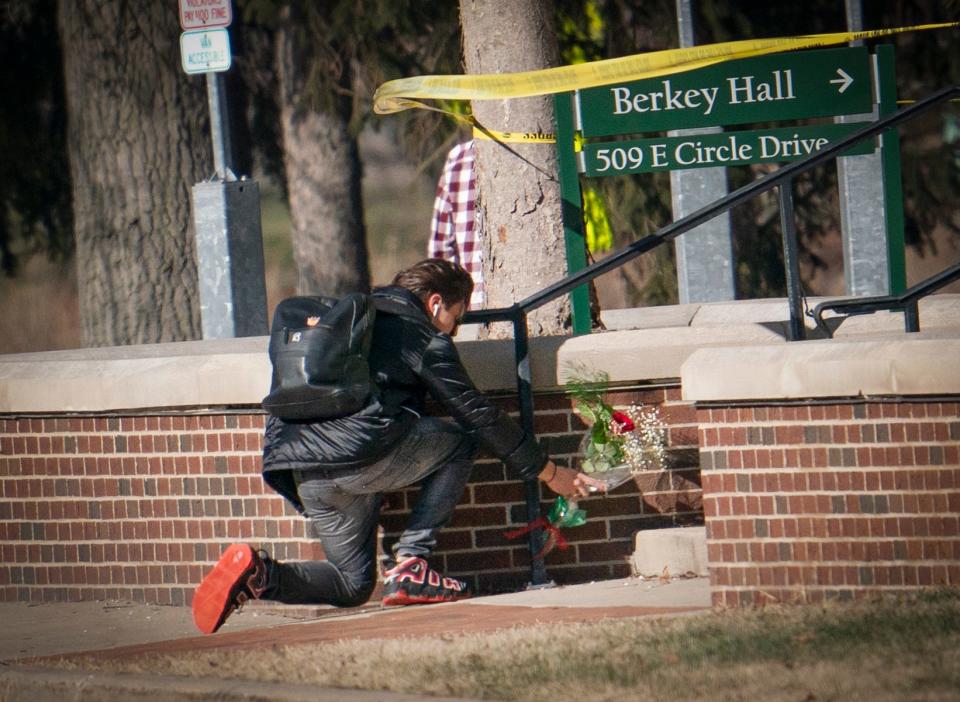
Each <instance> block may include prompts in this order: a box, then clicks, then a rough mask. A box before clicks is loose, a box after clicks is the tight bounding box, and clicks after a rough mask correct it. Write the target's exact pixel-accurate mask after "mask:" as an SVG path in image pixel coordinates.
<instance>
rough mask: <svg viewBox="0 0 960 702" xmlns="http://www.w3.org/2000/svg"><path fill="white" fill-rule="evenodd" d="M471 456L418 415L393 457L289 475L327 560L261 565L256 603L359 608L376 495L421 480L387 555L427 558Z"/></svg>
mask: <svg viewBox="0 0 960 702" xmlns="http://www.w3.org/2000/svg"><path fill="white" fill-rule="evenodd" d="M476 451H477V450H476V445H475V443H474V442H473V440H472V439H470V437H468V436H467V435H466V433H464V431H463V430H462V429H461V428H460V427H459V426H458V425H457V424H454V423H451V422H446V421H443V420H439V419H436V418H433V417H423V418H422V419H420V421H419V422H417V424H416V425H415V428H414V430H413V431H411V432H410V434H409V435H408V436H407V437H406V439H404V441H403V443H401V444H400V445H399V446H398V447H397V448H396V449H395V450H394V451H393V452H392V453H390V454H389V455H388V456H387V457H386V458H384V459H382V460H380V461H378V462H377V463H374V464H373V465H370V466H366V467H364V468H362V469H361V470H359V471H349V472H345V473H338V472H336V471H332V470H330V471H325V470H319V469H318V470H316V471H311V470H303V471H295V472H294V478H295V480H296V482H297V491H298V493H299V495H300V500H301V501H302V502H303V505H304V507H305V508H306V516H307V518H308V519H309V520H310V521H311V522H312V524H313V526H314V528H315V530H316V533H317V535H318V536H319V537H320V540H321V541H322V542H323V550H324V552H325V553H326V555H327V560H325V561H301V562H292V563H278V562H276V561H270V560H268V561H267V567H268V575H269V586H268V588H267V591H266V592H265V593H264V594H263V598H264V599H269V600H277V601H280V602H286V603H290V604H332V605H336V606H339V607H354V606H357V605H360V604H363V603H364V602H366V601H367V600H368V599H369V597H370V593H371V592H372V591H373V588H374V586H375V585H376V577H377V565H376V551H377V527H378V524H379V514H380V504H381V501H382V498H383V493H384V492H390V491H393V490H398V489H400V488H404V487H407V486H409V485H413V484H414V483H417V482H420V495H419V498H418V499H417V503H416V505H415V506H414V508H413V511H412V512H411V513H410V519H409V521H408V523H407V528H406V529H405V530H404V532H403V533H402V534H401V535H400V539H399V540H398V541H397V543H396V545H395V546H394V552H395V553H396V554H397V555H398V556H400V555H402V556H408V555H410V556H423V557H426V556H428V555H429V554H430V552H431V550H432V549H433V547H434V546H435V545H436V543H437V532H438V531H439V530H440V528H441V527H443V526H444V525H445V524H446V523H447V522H448V521H449V519H450V515H451V514H452V513H453V509H454V507H456V505H457V502H459V501H460V497H461V495H462V494H463V488H464V486H465V485H466V483H467V478H468V477H469V476H470V469H471V468H472V466H473V459H474V457H475V455H476Z"/></svg>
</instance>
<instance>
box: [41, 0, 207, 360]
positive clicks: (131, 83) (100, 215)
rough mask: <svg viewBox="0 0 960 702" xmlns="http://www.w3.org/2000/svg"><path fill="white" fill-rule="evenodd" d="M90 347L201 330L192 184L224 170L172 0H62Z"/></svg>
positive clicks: (85, 331) (81, 284)
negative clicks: (215, 155) (186, 65)
mask: <svg viewBox="0 0 960 702" xmlns="http://www.w3.org/2000/svg"><path fill="white" fill-rule="evenodd" d="M57 5H58V26H59V32H60V40H61V44H62V48H63V65H64V79H65V86H66V99H67V112H68V143H69V146H68V155H69V161H70V174H71V178H72V189H73V190H72V191H73V195H72V197H73V212H74V231H75V235H76V245H77V278H78V288H79V298H80V314H81V329H82V337H83V343H84V345H85V346H106V345H115V344H142V343H155V342H161V341H180V340H186V339H195V338H198V337H199V336H200V302H199V295H198V292H197V290H198V282H197V268H196V261H195V247H194V237H193V228H192V225H191V221H190V188H191V186H192V185H193V183H195V182H197V181H199V180H201V179H203V178H205V177H207V176H209V175H210V174H211V172H212V169H213V166H212V155H211V151H210V138H209V131H208V128H209V127H208V125H209V122H208V117H207V111H206V93H205V86H204V81H203V79H202V77H199V76H187V75H186V74H184V73H183V71H182V70H181V68H180V65H179V50H178V41H179V39H178V38H179V34H180V27H179V26H178V23H177V20H176V16H175V15H174V14H173V11H172V10H171V8H170V7H169V6H168V5H167V4H165V3H118V2H107V3H104V2H98V1H97V0H59V2H58V4H57Z"/></svg>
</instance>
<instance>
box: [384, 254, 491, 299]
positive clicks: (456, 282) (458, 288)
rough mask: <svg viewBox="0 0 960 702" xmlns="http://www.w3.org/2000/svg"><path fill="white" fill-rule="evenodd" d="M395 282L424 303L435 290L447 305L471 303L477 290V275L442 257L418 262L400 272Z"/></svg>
mask: <svg viewBox="0 0 960 702" xmlns="http://www.w3.org/2000/svg"><path fill="white" fill-rule="evenodd" d="M393 284H394V285H398V286H400V287H401V288H406V289H407V290H409V291H410V292H412V293H413V294H414V295H416V296H417V297H419V298H420V299H421V300H423V301H424V302H426V300H427V297H428V296H429V295H430V294H431V293H440V297H442V298H443V304H445V305H447V306H448V307H449V306H451V305H455V304H457V303H458V302H463V303H464V304H466V303H469V302H470V295H471V294H472V293H473V278H471V277H470V274H469V273H467V272H466V271H465V270H464V269H463V266H461V265H460V264H459V263H454V262H453V261H447V260H444V259H442V258H428V259H425V260H423V261H420V262H419V263H415V264H414V265H412V266H410V267H409V268H407V269H406V270H402V271H400V272H399V273H397V275H396V276H395V277H394V279H393Z"/></svg>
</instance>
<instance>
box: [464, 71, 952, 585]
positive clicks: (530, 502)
mask: <svg viewBox="0 0 960 702" xmlns="http://www.w3.org/2000/svg"><path fill="white" fill-rule="evenodd" d="M955 97H960V85H953V86H950V87H947V88H943V89H941V90H938V91H937V92H935V93H933V94H931V95H929V96H928V97H926V98H924V99H922V100H918V101H917V102H915V103H913V104H912V105H910V106H908V107H905V108H903V109H901V110H898V111H897V112H894V113H893V114H891V115H888V116H886V117H883V118H881V119H878V120H877V121H875V122H871V123H870V124H869V125H867V126H866V127H863V128H862V129H859V130H857V131H855V132H853V133H851V134H849V135H848V136H846V137H844V138H842V139H840V140H838V141H836V142H834V143H833V144H831V145H830V146H829V147H827V148H825V149H823V150H822V151H818V152H817V153H815V154H811V155H810V156H806V157H804V158H802V159H800V160H798V161H794V162H793V163H790V164H788V165H786V166H783V167H781V168H779V169H777V170H776V171H774V172H773V173H770V174H768V175H766V176H764V177H762V178H760V179H758V180H755V181H753V182H752V183H748V184H747V185H744V186H743V187H740V188H738V189H737V190H734V191H733V192H732V193H730V194H728V195H725V196H724V197H722V198H720V199H719V200H716V201H715V202H713V203H711V204H709V205H707V206H705V207H702V208H701V209H699V210H697V211H696V212H693V213H692V214H689V215H687V216H686V217H682V218H681V219H678V220H676V221H675V222H672V223H671V224H668V225H667V226H665V227H663V228H661V229H660V230H659V231H657V232H656V233H654V234H649V235H647V236H645V237H643V238H642V239H638V240H637V241H635V242H633V243H631V244H629V245H627V246H626V247H624V248H623V249H621V250H620V251H618V252H616V253H614V254H611V255H610V256H608V257H607V258H605V259H603V260H602V261H597V262H595V263H592V264H590V265H589V266H586V267H585V268H582V269H581V270H579V271H577V272H575V273H571V274H570V275H568V276H567V277H565V278H563V279H561V280H559V281H557V282H556V283H553V284H551V285H548V286H547V287H545V288H543V289H542V290H540V291H539V292H537V293H534V294H533V295H530V296H529V297H527V298H525V299H523V300H521V301H520V302H515V303H514V304H512V305H510V306H509V307H498V308H493V309H487V310H477V311H475V312H468V313H467V314H466V315H465V317H464V320H463V321H464V322H465V323H478V322H479V323H482V322H499V321H506V322H511V323H512V324H513V329H514V335H513V340H514V361H515V367H516V370H517V394H518V397H519V409H520V418H521V423H522V425H523V428H524V430H525V431H526V432H527V433H528V434H529V435H530V436H533V435H534V431H533V389H532V386H531V384H530V358H529V338H528V329H527V314H528V313H529V312H531V311H532V310H535V309H537V308H539V307H542V306H543V305H545V304H547V303H548V302H550V301H552V300H555V299H556V298H558V297H560V296H561V295H565V294H567V293H569V292H570V291H572V290H574V289H575V288H577V287H579V286H581V285H585V284H586V283H589V282H591V281H592V280H593V279H594V278H597V277H598V276H601V275H603V274H604V273H608V272H610V271H612V270H613V269H615V268H619V267H620V266H622V265H624V264H625V263H627V262H629V261H631V260H633V259H634V258H636V257H637V256H640V255H641V254H644V253H646V252H648V251H651V250H652V249H655V248H656V247H658V246H660V245H661V244H665V243H667V242H668V241H672V240H674V239H676V238H677V237H678V236H680V235H681V234H684V233H685V232H688V231H690V230H691V229H694V228H696V227H698V226H700V225H701V224H703V223H704V222H707V221H709V220H711V219H713V218H714V217H717V216H718V215H721V214H723V213H724V212H727V211H729V210H731V209H732V208H734V207H736V206H737V205H739V204H741V203H743V202H746V201H747V200H750V199H752V198H754V197H756V196H757V195H760V194H762V193H765V192H768V191H770V190H772V189H774V188H780V194H779V197H780V208H781V221H782V224H783V237H784V248H785V259H787V260H785V261H784V263H785V266H786V267H787V279H788V282H791V280H792V284H791V285H789V286H788V295H789V298H790V305H789V307H790V317H791V319H790V329H791V338H792V339H794V340H796V339H802V338H803V335H804V327H803V321H802V317H801V313H800V299H799V280H798V276H797V271H796V270H795V266H796V262H795V261H793V262H792V266H791V261H790V260H789V255H790V251H791V250H792V249H795V246H796V241H795V238H794V237H795V232H794V230H793V226H794V222H793V214H792V212H793V193H792V185H793V180H794V178H796V177H797V176H798V175H800V174H802V173H805V172H807V171H809V170H811V169H813V168H815V167H817V166H819V165H820V164H822V163H825V162H827V161H830V160H832V159H834V158H836V157H837V156H839V155H840V154H842V153H843V152H844V151H846V150H847V149H848V148H850V147H851V146H853V145H854V144H856V143H858V142H860V141H863V140H864V139H868V138H870V137H872V136H875V135H877V134H880V133H881V132H883V131H886V130H887V129H890V128H891V127H894V126H896V125H898V124H900V123H901V122H906V121H908V120H910V119H913V118H914V117H915V116H917V115H919V114H922V113H924V112H926V111H927V110H930V109H931V108H933V107H935V106H936V105H938V104H940V103H941V102H946V101H947V100H950V99H952V98H955ZM791 267H793V270H791ZM943 284H945V283H943ZM916 287H918V286H914V288H916ZM914 288H911V289H910V291H913V290H914ZM910 291H907V292H910ZM906 294H907V293H904V295H906ZM524 495H525V499H526V506H527V519H528V521H529V522H531V523H532V522H535V521H536V520H537V519H538V517H539V512H540V484H539V482H538V481H537V480H527V481H524ZM529 548H530V557H531V565H530V572H531V585H533V586H542V585H546V584H548V583H549V582H550V581H549V580H548V578H547V575H546V569H545V567H544V563H543V557H542V556H541V557H539V558H538V557H537V554H538V553H540V551H541V548H542V532H541V530H540V529H533V530H531V532H530V537H529Z"/></svg>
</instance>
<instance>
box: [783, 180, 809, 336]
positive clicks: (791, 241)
mask: <svg viewBox="0 0 960 702" xmlns="http://www.w3.org/2000/svg"><path fill="white" fill-rule="evenodd" d="M777 190H778V191H779V195H780V228H781V230H782V232H783V267H784V270H785V272H786V278H787V299H788V304H789V307H790V341H802V340H804V339H806V338H807V330H806V327H805V326H804V324H803V302H802V298H801V290H800V261H799V253H798V250H797V227H796V222H795V221H794V219H795V218H794V213H793V178H786V179H785V180H784V181H783V182H782V183H780V185H779V186H778V187H777Z"/></svg>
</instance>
